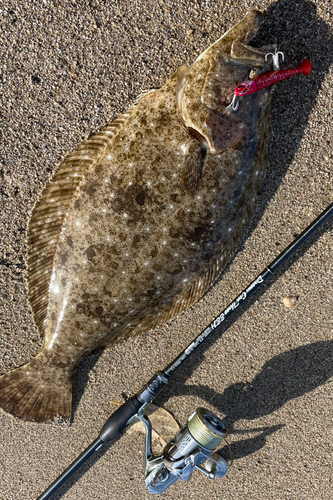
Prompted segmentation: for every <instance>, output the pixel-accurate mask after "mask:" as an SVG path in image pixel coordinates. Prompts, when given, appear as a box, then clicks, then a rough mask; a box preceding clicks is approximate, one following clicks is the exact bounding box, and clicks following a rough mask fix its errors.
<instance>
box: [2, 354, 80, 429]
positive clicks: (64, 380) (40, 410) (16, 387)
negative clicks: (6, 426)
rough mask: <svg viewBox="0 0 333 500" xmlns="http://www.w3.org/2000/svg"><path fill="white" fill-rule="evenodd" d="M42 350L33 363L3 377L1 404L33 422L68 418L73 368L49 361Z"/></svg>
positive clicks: (70, 405)
mask: <svg viewBox="0 0 333 500" xmlns="http://www.w3.org/2000/svg"><path fill="white" fill-rule="evenodd" d="M46 358H47V357H46V356H45V354H44V353H43V351H42V352H41V353H40V354H39V355H38V356H37V357H36V358H34V359H33V360H32V361H30V363H27V364H26V365H23V366H21V367H20V368H16V369H15V370H13V371H11V372H9V373H7V374H5V375H3V376H2V377H0V407H1V408H3V409H4V410H5V411H6V412H8V413H11V414H12V415H14V416H16V417H18V418H20V419H22V420H28V421H31V422H46V421H48V420H53V419H54V418H57V417H58V418H59V417H60V418H61V420H64V421H66V420H69V419H70V417H71V412H72V382H73V371H69V370H68V368H66V367H65V368H64V367H59V366H56V365H52V363H49V362H48V363H47V359H46Z"/></svg>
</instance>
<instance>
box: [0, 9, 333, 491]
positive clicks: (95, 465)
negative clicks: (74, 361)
mask: <svg viewBox="0 0 333 500" xmlns="http://www.w3.org/2000/svg"><path fill="white" fill-rule="evenodd" d="M251 7H259V8H260V9H262V10H264V11H266V13H267V24H266V25H265V26H264V27H263V29H262V31H261V34H260V37H259V38H258V40H257V41H258V44H259V43H260V44H263V43H264V44H267V43H270V42H272V41H273V42H274V41H277V42H278V43H279V46H280V47H281V50H283V51H284V53H285V58H286V63H285V67H293V66H296V65H298V64H299V63H300V62H301V61H302V60H303V59H304V58H306V57H307V58H309V59H310V60H311V61H312V63H313V72H312V74H311V75H310V76H309V77H306V78H305V77H295V78H294V79H290V80H286V81H284V82H282V83H280V84H279V85H278V86H277V89H276V93H275V96H274V105H273V114H272V117H273V134H272V141H271V145H270V153H269V158H270V164H269V168H268V171H267V176H266V178H265V180H264V182H263V185H262V192H261V195H260V197H259V201H258V205H257V210H256V214H255V217H254V220H253V222H252V224H251V227H250V228H249V231H248V235H247V238H246V239H245V240H244V242H243V244H242V245H241V246H240V248H239V250H238V252H237V254H236V255H235V257H234V259H233V260H232V262H231V263H230V265H229V266H228V268H227V269H226V271H225V272H224V274H223V277H222V278H221V279H220V280H219V282H218V283H217V284H216V285H215V286H214V287H213V288H212V290H211V291H210V292H209V293H208V294H206V296H205V297H204V298H203V299H202V300H200V301H199V302H198V303H197V304H196V305H194V306H193V307H192V308H191V309H189V310H188V311H187V312H185V313H184V314H182V315H181V316H180V317H178V318H176V319H175V320H174V321H172V322H170V323H169V324H167V325H165V326H163V327H161V328H158V329H156V330H154V331H151V332H147V333H146V334H145V335H143V336H141V337H138V338H135V339H131V340H128V341H126V342H124V343H121V344H119V345H116V346H114V347H111V348H108V349H106V350H104V352H101V351H99V352H97V353H94V354H92V355H90V356H89V357H87V358H86V359H85V360H84V361H83V362H82V364H81V365H80V368H79V369H78V371H77V375H76V378H75V384H74V386H75V387H74V413H73V421H72V423H71V426H70V427H65V426H60V425H49V424H34V423H23V422H21V421H19V420H17V419H15V418H14V417H12V416H10V415H8V414H6V413H5V412H3V411H2V410H0V436H1V438H0V466H1V470H0V498H1V499H2V500H25V499H28V500H30V499H31V500H32V499H34V498H36V497H37V496H38V495H39V494H41V492H42V491H43V490H44V489H45V488H46V487H47V486H48V485H49V484H50V482H52V481H53V480H54V479H55V478H56V477H57V476H58V475H59V474H60V473H61V472H62V470H63V469H64V468H66V467H67V466H68V465H69V464H70V463H71V461H72V460H73V459H74V458H76V456H77V455H78V454H80V453H81V451H82V450H83V449H84V448H85V447H86V446H87V445H88V444H90V442H91V441H93V440H94V439H95V438H96V437H97V435H98V432H99V429H100V428H101V426H102V425H103V423H104V421H105V420H106V419H107V417H108V416H109V415H110V414H111V413H112V412H113V411H114V410H115V408H116V406H115V405H114V404H113V403H111V401H118V402H122V401H123V400H124V399H123V394H125V395H131V394H134V393H135V392H136V391H138V390H139V389H140V388H141V387H142V386H143V384H144V383H145V382H146V381H147V380H148V379H149V378H150V376H151V375H152V374H153V373H154V372H155V371H156V370H157V369H159V368H163V367H164V366H165V365H166V363H168V362H169V361H171V360H172V359H173V358H174V357H175V356H176V354H177V353H178V352H180V350H181V349H182V348H183V347H185V346H186V345H187V344H188V343H189V342H190V341H191V340H192V339H193V338H194V336H195V335H196V334H198V333H200V331H201V330H202V329H203V328H204V327H205V326H206V325H207V324H208V323H209V322H210V321H211V320H212V319H213V318H214V317H215V316H216V315H217V314H219V312H220V311H221V310H222V309H223V307H225V306H226V305H227V304H228V302H230V301H231V300H232V299H233V298H234V297H235V296H237V295H238V293H239V292H240V291H241V290H242V289H243V288H244V287H245V286H246V285H247V284H248V283H249V282H251V281H252V279H254V277H255V276H256V275H257V274H258V273H259V272H260V270H261V269H262V268H264V267H265V266H266V265H267V264H268V263H269V262H270V261H271V260H272V259H273V258H274V257H275V256H276V255H277V254H278V253H279V252H280V251H281V250H282V249H283V248H284V247H285V246H286V245H287V244H289V243H290V241H292V239H293V237H294V236H295V235H296V234H298V233H300V232H301V231H302V229H303V228H304V227H306V226H307V225H308V224H309V223H310V222H311V220H312V219H314V218H315V217H316V216H317V215H318V214H319V213H320V212H321V211H322V210H323V209H324V208H325V207H326V206H327V205H328V204H329V203H330V202H331V201H332V194H333V179H332V157H333V156H332V150H331V147H332V142H333V137H332V129H331V122H332V110H331V103H332V100H333V90H332V85H331V82H332V77H333V74H332V69H331V63H332V53H333V50H332V38H331V37H332V35H331V33H332V25H333V12H332V3H331V2H330V1H329V0H318V1H317V2H315V3H311V2H308V1H304V0H296V1H293V2H291V1H278V2H272V1H260V0H258V1H257V2H254V1H244V2H231V1H229V0H228V1H226V2H223V3H221V2H220V1H215V0H212V1H204V0H201V1H194V0H192V1H191V0H183V1H175V2H171V1H166V0H165V1H162V0H157V1H153V0H149V1H148V0H139V1H130V0H124V1H120V0H118V1H112V0H110V1H106V0H105V1H95V0H91V1H89V2H88V1H86V2H85V1H83V0H81V1H76V2H71V1H69V0H66V1H61V0H59V1H57V0H53V1H51V0H43V1H35V0H34V1H31V0H30V1H29V2H28V1H27V0H21V1H20V2H12V1H10V0H5V1H1V2H0V37H1V39H0V53H1V58H0V100H1V105H0V133H1V141H0V183H1V184H0V197H1V198H0V199H1V210H0V217H1V226H0V237H1V240H0V263H1V271H0V273H1V274H0V301H1V302H0V321H1V326H0V328H1V336H0V373H5V372H7V371H9V370H10V369H13V368H15V367H17V366H20V365H21V364H23V363H25V362H27V361H28V360H29V359H31V357H32V356H34V355H36V354H37V353H38V352H39V350H40V348H41V346H42V340H41V339H40V336H39V333H38V331H37V329H36V327H35V325H34V321H33V316H32V311H31V309H30V306H29V302H28V295H27V260H26V259H27V249H26V235H27V228H28V223H29V217H30V214H31V211H32V209H33V207H34V204H35V203H36V201H37V200H38V198H39V196H40V194H41V191H42V189H43V187H44V186H45V184H46V183H47V182H49V181H50V179H51V178H52V174H53V173H54V172H55V170H56V168H57V166H58V165H59V162H60V161H61V160H62V159H63V158H64V157H65V156H66V154H68V153H69V152H70V151H72V150H73V149H74V148H75V147H76V146H77V145H78V144H79V143H80V142H81V140H82V139H83V138H86V137H87V136H88V135H89V134H90V133H91V132H94V131H95V130H97V129H98V128H100V127H102V126H103V125H105V124H106V123H107V122H108V121H110V120H112V119H113V118H114V117H116V116H117V114H118V113H121V112H123V111H125V110H126V108H127V107H128V106H129V105H130V104H131V103H133V101H134V99H135V97H136V96H137V95H138V94H140V93H141V92H142V91H144V90H147V89H151V88H158V87H159V86H161V85H162V84H163V83H164V81H165V80H166V79H167V78H168V76H169V75H170V74H171V73H172V72H173V71H174V70H175V69H176V68H177V67H178V66H180V65H182V64H186V63H187V64H189V63H191V62H192V61H193V60H194V59H195V58H196V57H197V55H198V54H199V53H200V52H201V51H202V50H204V49H205V48H206V47H207V46H208V45H209V44H210V43H212V42H214V41H215V40H216V39H217V38H219V37H220V36H221V35H222V34H223V33H224V32H225V31H226V30H227V29H229V28H230V27H231V26H232V25H233V24H235V23H236V22H237V21H238V20H239V19H240V18H241V17H242V16H243V15H244V14H245V13H246V11H247V10H248V9H250V8H251ZM262 42H263V43H262ZM332 227H333V220H329V221H327V223H325V225H324V226H323V227H322V228H321V229H320V230H319V231H318V232H317V233H316V234H315V235H314V236H313V237H311V238H310V240H309V242H308V243H307V244H306V245H305V246H304V247H302V249H301V250H300V251H299V252H298V253H297V254H296V256H295V257H294V258H292V259H291V260H290V261H289V262H288V263H287V264H286V265H284V266H283V268H282V269H281V270H280V271H279V272H278V273H277V275H276V276H275V277H274V278H272V279H271V280H270V282H269V283H267V284H265V285H263V287H262V288H261V289H260V291H258V292H257V293H256V294H255V295H254V296H253V298H252V299H251V300H250V301H249V303H248V304H247V306H246V307H243V308H242V309H241V308H239V309H238V310H237V311H236V312H235V314H234V315H233V317H232V320H230V321H229V322H227V323H226V324H225V325H224V326H223V327H222V328H220V330H219V335H217V336H216V337H215V340H216V341H215V342H214V343H213V342H210V343H209V345H208V346H207V348H206V349H205V350H204V351H201V352H198V354H196V355H195V356H194V357H193V359H192V360H191V361H190V362H188V363H187V364H186V366H184V367H182V368H181V369H180V370H179V372H178V374H177V375H176V376H175V377H174V379H173V380H172V381H170V384H169V386H168V388H166V389H165V390H164V391H163V392H162V393H161V395H160V396H159V397H158V398H157V399H156V404H158V405H161V406H163V407H164V408H166V409H167V410H169V411H170V412H172V414H173V415H174V417H175V418H176V419H177V421H178V422H179V423H180V424H181V425H182V424H183V423H184V422H185V421H186V418H187V417H188V416H189V415H190V414H191V413H192V411H193V410H194V409H195V408H196V407H198V406H206V407H208V408H210V409H211V410H213V411H215V412H216V413H218V414H219V415H220V416H222V417H223V418H224V420H225V423H226V425H227V428H228V430H229V440H230V442H231V448H232V452H233V456H234V464H233V466H232V467H231V469H230V471H229V472H228V474H227V476H226V477H225V478H224V479H220V480H216V481H209V480H208V479H206V478H205V477H204V476H203V475H202V474H200V473H199V472H198V471H197V472H195V474H194V475H193V478H192V480H191V481H190V482H189V483H188V484H186V483H185V482H183V481H178V482H177V483H176V484H175V485H173V486H172V487H171V488H170V490H169V491H168V492H166V493H165V494H164V497H163V498H165V499H166V500H167V499H170V500H171V499H172V500H181V499H185V498H186V500H188V499H192V498H202V499H210V498H216V499H221V500H222V499H223V500H224V499H226V500H227V499H230V498H237V499H238V500H245V499H246V500H258V499H260V500H268V499H274V500H287V499H297V500H306V499H308V498H317V499H320V500H329V499H331V498H332V496H333V486H332V478H331V476H332V474H331V471H332V456H333V447H332V437H333V436H332V433H333V425H332V396H333V388H332V383H331V381H332V374H333V368H332V367H333V363H332V361H333V341H332V330H333V320H332V307H333V293H332V292H333V280H332V277H333V264H332V255H333V241H332ZM285 297H295V298H296V301H295V303H294V305H293V306H292V307H286V306H285V305H284V303H283V299H284V298H285ZM143 451H144V440H143V437H142V436H141V435H136V434H132V435H124V436H123V437H122V438H121V439H119V440H118V441H117V442H116V443H113V444H112V446H108V447H107V449H106V452H105V453H103V452H102V451H101V452H99V454H98V460H93V461H90V462H89V463H88V467H85V468H84V472H86V473H85V474H79V475H78V476H76V477H75V479H76V482H74V481H71V482H70V485H69V486H70V488H69V487H65V488H63V489H62V490H61V491H60V493H59V494H56V495H55V496H54V498H55V499H60V498H63V499H66V500H74V499H79V500H83V499H85V500H90V499H101V500H104V499H111V500H113V499H122V500H136V499H146V498H148V497H149V494H148V492H147V490H146V489H145V485H144V472H143Z"/></svg>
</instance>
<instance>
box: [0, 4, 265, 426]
mask: <svg viewBox="0 0 333 500" xmlns="http://www.w3.org/2000/svg"><path fill="white" fill-rule="evenodd" d="M261 21H262V15H261V14H260V13H259V12H257V11H250V12H249V13H248V14H247V15H246V16H245V18H244V19H243V20H242V21H240V22H239V23H238V24H237V25H236V26H235V27H233V28H232V29H231V30H230V31H228V32H227V33H226V34H225V35H224V36H223V37H222V38H220V39H219V40H218V41H217V42H216V43H214V44H213V45H211V46H210V47H209V48H208V49H207V50H205V51H204V52H203V53H202V54H201V55H200V56H199V57H198V58H197V59H196V61H195V62H194V63H193V64H192V65H191V66H190V67H186V66H183V67H181V68H179V69H178V70H177V71H176V72H175V73H174V74H173V75H172V76H171V78H170V79H169V80H168V81H167V82H166V84H165V85H164V86H163V87H162V88H161V89H159V90H153V91H150V92H148V93H146V94H144V95H143V96H141V97H140V98H139V99H138V100H137V102H136V103H135V104H134V105H133V106H132V107H131V108H130V109H129V110H128V111H127V112H126V113H124V114H123V115H121V116H119V117H118V118H117V119H115V120H114V121H113V122H112V123H111V124H110V125H108V126H107V127H105V128H104V129H102V130H101V131H100V132H98V133H96V134H95V135H93V136H92V137H90V138H89V139H87V140H85V141H84V142H83V143H82V144H81V145H80V146H79V147H78V148H77V149H76V150H75V151H74V152H73V153H71V154H70V155H69V156H68V157H67V158H66V159H65V160H64V162H63V163H62V164H61V165H60V167H59V169H58V170H57V172H56V174H55V176H54V178H53V181H52V183H51V184H50V185H49V186H47V187H46V189H45V190H44V192H43V193H42V197H41V199H40V201H39V202H38V204H37V205H36V207H35V209H34V211H33V214H32V218H31V222H30V226H29V241H28V267H29V298H30V302H31V306H32V309H33V312H34V317H35V321H36V324H37V326H38V328H39V330H40V332H41V334H43V335H44V337H45V346H44V348H43V350H42V352H41V353H40V354H39V355H38V356H37V357H36V358H34V359H33V360H32V361H30V363H28V364H26V365H24V366H22V367H20V368H17V369H16V370H13V371H12V372H10V373H8V374H6V375H3V376H2V377H1V378H0V406H1V407H2V408H3V409H4V410H6V411H8V412H10V413H12V414H14V415H16V416H17V417H20V418H22V419H25V420H31V421H37V422H41V421H47V420H50V419H52V418H54V417H55V416H62V417H63V418H69V417H70V416H71V401H72V380H73V375H74V372H75V368H76V366H77V364H78V363H79V361H80V360H81V359H82V358H83V357H84V356H86V355H87V354H88V353H90V352H91V351H93V350H94V349H96V348H98V347H100V346H105V345H107V344H108V343H110V342H114V341H115V340H119V339H124V338H127V337H129V336H131V335H134V334H138V333H139V332H145V331H147V330H149V329H151V328H154V327H156V326H157V325H161V324H162V323H164V322H166V321H167V320H169V319H171V318H173V317H174V316H176V315H177V314H179V313H181V312H182V311H184V310H185V309H186V308H188V307H189V306H190V305H191V304H193V303H194V302H195V301H197V300H198V299H199V298H200V297H201V296H202V295H203V294H204V293H205V292H206V290H207V289H208V288H209V287H210V286H211V285H212V284H213V283H214V281H215V280H216V279H217V278H218V276H219V275H220V273H221V272H222V270H223V268H224V267H225V266H226V264H227V262H228V260H229V258H230V255H231V254H232V253H233V252H234V250H235V247H236V245H237V243H238V242H239V240H240V238H241V237H242V235H243V234H244V232H245V230H246V228H247V227H248V225H249V221H250V218H251V214H252V212H253V209H254V205H255V201H256V197H257V193H258V191H259V187H260V183H261V180H262V178H263V175H264V173H265V169H266V164H267V149H268V143H269V138H270V112H271V96H270V90H269V89H264V90H262V91H260V92H257V93H255V94H252V95H249V96H246V98H243V99H242V101H241V103H240V105H239V109H238V110H237V112H233V111H232V110H230V108H227V104H228V103H230V101H231V98H232V95H233V91H234V88H235V87H236V85H238V84H240V83H241V82H243V81H245V80H248V79H249V78H254V77H255V76H257V75H258V74H260V73H262V72H263V71H265V70H266V69H267V63H265V51H264V50H259V49H255V48H253V47H250V46H249V45H247V42H248V41H249V40H250V39H251V38H253V37H254V35H255V34H256V32H257V30H258V28H259V26H260V24H261ZM266 52H267V50H266Z"/></svg>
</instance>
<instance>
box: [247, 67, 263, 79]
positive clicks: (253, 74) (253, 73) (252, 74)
mask: <svg viewBox="0 0 333 500" xmlns="http://www.w3.org/2000/svg"><path fill="white" fill-rule="evenodd" d="M260 71H261V69H260V68H258V67H257V66H254V67H253V68H251V69H250V71H249V78H250V80H254V78H256V77H257V76H258V75H259V73H260Z"/></svg>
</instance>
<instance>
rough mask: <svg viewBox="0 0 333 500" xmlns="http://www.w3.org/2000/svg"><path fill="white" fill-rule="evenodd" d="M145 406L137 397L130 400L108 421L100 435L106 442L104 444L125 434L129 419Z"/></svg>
mask: <svg viewBox="0 0 333 500" xmlns="http://www.w3.org/2000/svg"><path fill="white" fill-rule="evenodd" d="M143 405H144V403H141V402H140V401H139V400H138V399H137V397H136V396H133V397H131V398H130V399H128V400H127V401H126V402H125V403H124V404H123V405H121V406H120V407H119V408H118V410H116V411H115V412H114V413H113V414H112V415H111V417H109V418H108V419H107V421H106V422H105V424H104V425H103V427H102V429H101V432H100V433H99V437H100V439H101V440H102V441H104V443H107V442H108V441H112V440H113V439H116V438H117V437H119V436H120V435H121V434H122V433H123V432H124V430H125V427H126V424H127V422H128V421H129V419H130V418H131V417H133V416H134V415H135V414H136V413H137V412H138V410H139V409H140V408H141V406H143Z"/></svg>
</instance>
